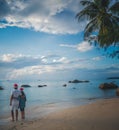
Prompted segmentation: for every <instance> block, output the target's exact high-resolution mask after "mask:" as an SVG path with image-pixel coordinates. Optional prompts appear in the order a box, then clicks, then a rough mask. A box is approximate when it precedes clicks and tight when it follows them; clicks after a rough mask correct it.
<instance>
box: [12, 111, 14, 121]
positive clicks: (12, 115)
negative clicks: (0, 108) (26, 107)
mask: <svg viewBox="0 0 119 130" xmlns="http://www.w3.org/2000/svg"><path fill="white" fill-rule="evenodd" d="M11 116H12V121H14V111H13V110H11Z"/></svg>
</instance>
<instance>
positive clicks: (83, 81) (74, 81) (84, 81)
mask: <svg viewBox="0 0 119 130" xmlns="http://www.w3.org/2000/svg"><path fill="white" fill-rule="evenodd" d="M88 82H90V81H89V80H77V79H75V80H73V81H69V83H88Z"/></svg>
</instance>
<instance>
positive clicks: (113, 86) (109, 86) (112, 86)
mask: <svg viewBox="0 0 119 130" xmlns="http://www.w3.org/2000/svg"><path fill="white" fill-rule="evenodd" d="M99 88H100V89H116V88H118V86H117V85H116V84H114V83H112V82H111V83H102V84H100V85H99Z"/></svg>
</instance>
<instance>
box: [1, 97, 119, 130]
mask: <svg viewBox="0 0 119 130" xmlns="http://www.w3.org/2000/svg"><path fill="white" fill-rule="evenodd" d="M0 129H1V130H119V99H118V98H113V99H103V100H100V101H96V102H95V103H91V104H87V105H83V106H79V107H72V108H68V109H67V108H66V109H63V110H60V111H58V112H52V113H50V114H48V115H45V116H44V117H42V118H40V117H39V119H37V120H30V121H28V120H25V121H18V122H11V123H8V124H7V125H0Z"/></svg>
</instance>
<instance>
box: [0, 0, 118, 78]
mask: <svg viewBox="0 0 119 130" xmlns="http://www.w3.org/2000/svg"><path fill="white" fill-rule="evenodd" d="M79 2H80V0H57V1H56V0H43V1H39V0H17V1H16V0H0V79H2V80H6V79H10V80H11V79H42V78H46V79H47V78H49V79H55V78H58V79H65V78H69V79H73V78H78V79H88V78H91V77H92V78H93V77H97V78H98V77H108V76H118V74H119V60H118V59H116V58H114V59H111V58H109V57H107V56H106V55H103V53H104V51H103V50H102V49H100V50H99V49H97V47H95V46H93V45H90V44H89V43H88V42H87V41H84V40H83V29H84V27H85V25H86V23H87V21H86V20H83V21H81V22H80V23H78V22H77V19H76V18H75V16H76V14H77V13H78V12H79V11H80V10H81V9H82V8H83V7H82V6H81V5H80V4H79Z"/></svg>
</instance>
